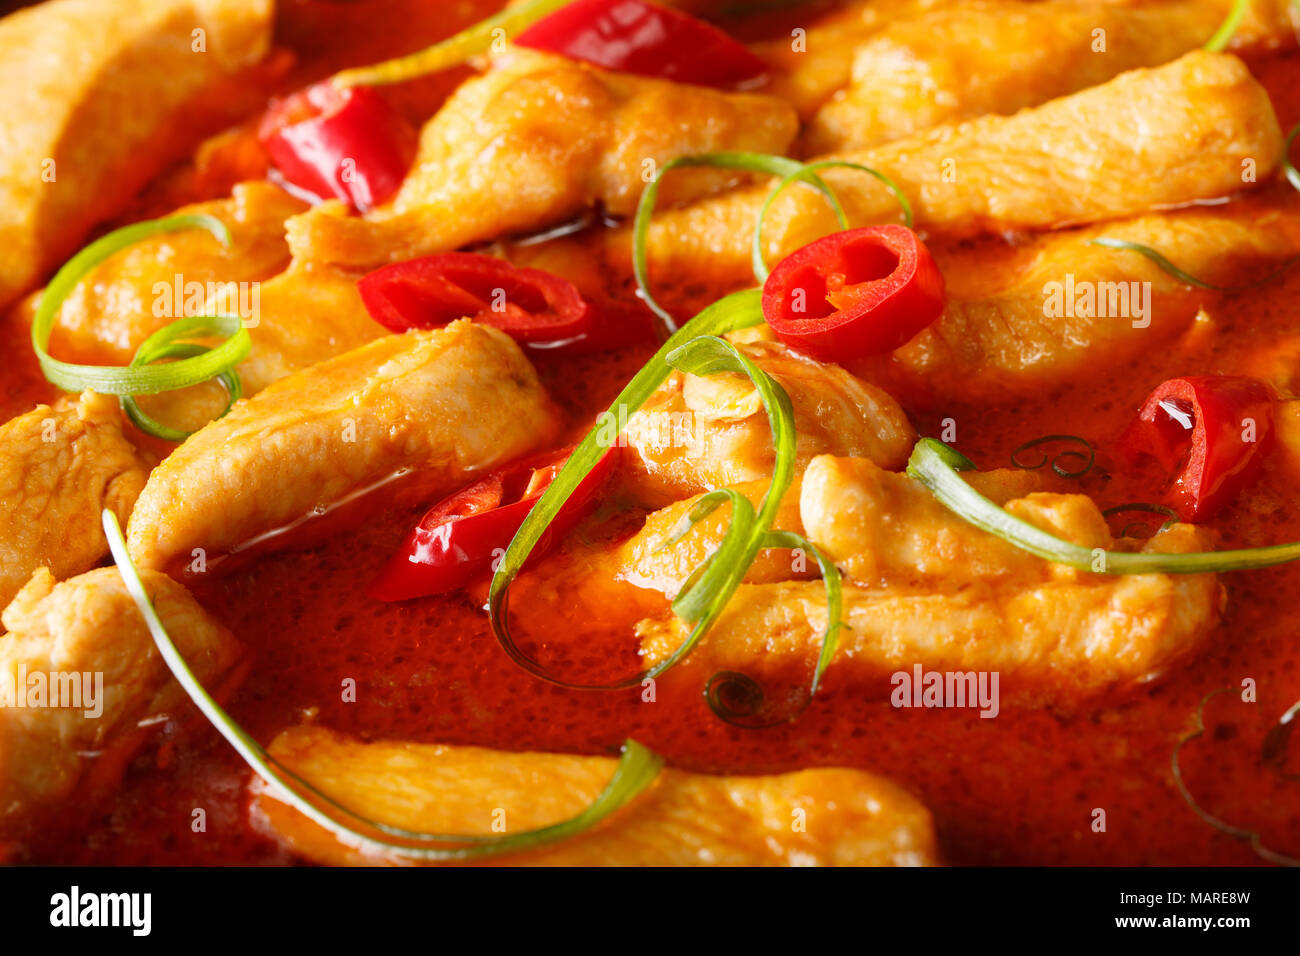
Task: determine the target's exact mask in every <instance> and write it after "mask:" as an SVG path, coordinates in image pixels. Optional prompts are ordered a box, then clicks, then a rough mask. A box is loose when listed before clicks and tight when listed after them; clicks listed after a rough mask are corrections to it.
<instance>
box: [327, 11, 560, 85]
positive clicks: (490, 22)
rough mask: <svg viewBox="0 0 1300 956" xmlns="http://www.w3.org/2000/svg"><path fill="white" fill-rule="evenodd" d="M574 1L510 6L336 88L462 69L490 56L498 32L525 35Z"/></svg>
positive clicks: (350, 76) (341, 80)
mask: <svg viewBox="0 0 1300 956" xmlns="http://www.w3.org/2000/svg"><path fill="white" fill-rule="evenodd" d="M571 2H572V0H531V2H529V3H519V4H516V5H514V6H512V7H507V8H506V9H504V10H502V11H501V12H500V13H498V14H496V15H494V16H490V17H488V18H487V19H486V20H480V21H479V22H478V23H475V24H474V25H473V26H470V27H467V28H466V29H464V30H462V31H460V33H457V34H456V35H455V36H452V37H449V38H448V39H446V40H443V41H442V42H441V43H436V44H434V45H433V46H431V47H426V48H425V49H423V50H420V51H419V52H416V53H412V54H410V55H409V56H403V57H398V58H396V59H392V60H385V61H384V62H383V63H377V64H375V65H374V66H363V67H356V68H354V69H351V70H343V71H341V72H339V73H336V74H335V75H334V84H335V85H336V86H344V87H347V86H385V85H387V84H390V83H403V82H405V81H407V80H413V79H415V78H416V77H420V76H425V75H427V74H429V73H437V72H439V71H440V70H450V69H451V68H452V67H456V66H460V65H461V64H462V63H464V62H465V61H466V60H468V59H469V58H470V57H474V56H478V55H479V54H481V53H486V52H487V51H488V49H489V48H490V47H491V46H492V41H493V40H494V39H496V31H498V30H501V31H503V34H504V35H507V36H508V35H509V34H511V33H517V32H522V31H523V30H524V29H526V28H527V27H530V26H532V25H533V24H534V23H536V22H537V21H538V20H540V19H542V18H543V17H546V16H549V15H550V14H552V13H554V12H555V11H556V10H558V9H560V7H564V6H567V5H568V4H569V3H571Z"/></svg>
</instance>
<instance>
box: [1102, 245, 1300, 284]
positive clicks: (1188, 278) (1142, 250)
mask: <svg viewBox="0 0 1300 956" xmlns="http://www.w3.org/2000/svg"><path fill="white" fill-rule="evenodd" d="M1088 241H1089V243H1090V244H1091V245H1094V246H1105V247H1106V248H1107V249H1123V250H1125V251H1126V252H1136V253H1138V254H1139V255H1143V256H1146V258H1148V259H1150V260H1151V261H1152V262H1154V263H1155V264H1156V265H1158V266H1159V267H1160V268H1161V269H1162V270H1164V271H1165V272H1166V273H1168V274H1169V275H1171V276H1173V277H1174V278H1175V279H1177V280H1178V281H1179V282H1185V283H1187V284H1188V285H1194V286H1196V287H1197V288H1198V289H1209V290H1210V291H1211V292H1227V293H1236V292H1249V291H1251V290H1252V289H1259V288H1262V287H1263V286H1266V285H1268V284H1269V283H1270V282H1272V281H1273V280H1275V279H1278V278H1280V277H1281V276H1283V275H1285V274H1286V272H1287V271H1288V270H1290V269H1291V267H1292V266H1294V265H1295V264H1296V263H1297V262H1300V256H1292V257H1291V258H1290V259H1288V260H1286V262H1284V263H1282V265H1280V266H1279V267H1278V268H1276V269H1274V270H1273V271H1272V272H1270V273H1269V274H1268V275H1266V276H1264V277H1263V278H1262V279H1256V280H1255V281H1254V282H1247V283H1245V284H1244V285H1211V284H1210V283H1209V282H1206V281H1205V280H1204V279H1198V278H1196V276H1194V275H1192V274H1191V273H1188V272H1184V271H1183V270H1182V269H1180V268H1178V266H1176V265H1174V264H1173V263H1172V262H1170V261H1169V260H1168V259H1166V258H1165V257H1164V256H1163V255H1161V254H1160V253H1159V252H1157V251H1156V250H1155V249H1152V248H1151V247H1150V246H1144V245H1142V243H1140V242H1129V241H1128V240H1127V239H1116V238H1113V237H1111V236H1102V237H1101V238H1098V239H1090V240H1088Z"/></svg>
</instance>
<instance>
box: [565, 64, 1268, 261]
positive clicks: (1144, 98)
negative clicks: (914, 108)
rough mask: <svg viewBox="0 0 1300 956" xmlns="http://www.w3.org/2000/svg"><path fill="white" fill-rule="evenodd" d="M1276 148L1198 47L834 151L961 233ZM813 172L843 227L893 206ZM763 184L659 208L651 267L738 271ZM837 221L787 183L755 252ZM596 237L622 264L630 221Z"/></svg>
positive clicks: (919, 221)
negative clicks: (1021, 104) (1008, 106)
mask: <svg viewBox="0 0 1300 956" xmlns="http://www.w3.org/2000/svg"><path fill="white" fill-rule="evenodd" d="M1280 150H1281V131H1280V130H1279V128H1278V123H1277V117H1276V116H1275V115H1274V113H1273V107H1272V105H1271V104H1270V102H1269V98H1268V94H1267V92H1265V90H1264V89H1263V87H1261V86H1260V85H1259V84H1258V83H1257V82H1256V81H1255V80H1254V79H1253V78H1252V77H1251V75H1250V71H1249V70H1247V69H1246V67H1245V65H1244V64H1242V62H1241V61H1240V60H1238V59H1237V58H1236V57H1235V56H1231V55H1229V54H1223V53H1205V52H1201V51H1197V52H1194V53H1189V54H1187V55H1186V56H1184V57H1182V58H1181V59H1178V60H1175V61H1174V62H1173V63H1169V64H1167V65H1165V66H1161V67H1157V68H1155V69H1147V70H1133V71H1131V72H1128V73H1123V74H1121V75H1120V76H1118V77H1116V78H1115V79H1113V80H1111V81H1110V82H1109V83H1105V84H1102V85H1101V86H1095V87H1092V88H1090V89H1087V90H1083V91H1082V92H1079V93H1075V94H1073V95H1071V96H1065V97H1061V98H1060V99H1056V100H1052V101H1051V102H1049V103H1045V104H1043V105H1042V106H1039V107H1035V108H1033V109H1027V110H1022V111H1020V112H1019V113H1017V114H1016V115H1014V116H982V117H979V118H978V119H973V120H968V121H966V122H963V123H959V124H955V125H949V126H942V127H939V128H937V129H933V130H930V131H928V132H926V133H923V134H920V135H918V136H914V137H909V138H906V139H900V140H896V141H894V142H892V143H889V144H887V145H883V146H878V147H874V148H872V149H868V150H861V151H857V152H850V153H845V154H842V155H841V156H840V157H838V158H842V159H847V160H850V161H852V162H856V163H860V164H863V165H866V166H869V167H871V168H873V169H876V170H879V171H880V172H881V173H884V174H885V175H886V176H888V177H890V178H891V179H892V180H893V181H894V182H895V183H896V184H897V185H898V187H899V188H900V189H901V190H902V191H903V193H904V194H905V195H906V196H907V197H908V199H909V200H910V201H911V203H912V209H913V212H914V214H915V223H916V227H917V228H918V229H921V230H925V231H928V232H930V233H934V234H942V235H944V236H949V237H967V236H973V235H977V234H979V233H990V232H1001V231H1007V230H1016V229H1024V230H1032V229H1048V228H1056V227H1060V226H1064V225H1068V224H1072V223H1086V222H1093V221H1097V220H1103V219H1115V218H1120V217H1124V216H1133V215H1137V214H1140V213H1144V212H1147V211H1148V210H1151V209H1153V208H1155V207H1161V206H1169V205H1176V204H1180V203H1190V202H1193V201H1195V200H1203V199H1211V198H1217V197H1222V196H1226V195H1229V194H1231V193H1234V192H1237V191H1238V190H1240V189H1241V188H1242V184H1243V164H1244V163H1245V161H1246V160H1250V161H1252V163H1251V168H1252V170H1253V171H1254V172H1255V174H1256V177H1257V178H1258V179H1259V180H1261V181H1262V180H1266V179H1267V178H1268V177H1269V176H1270V175H1271V174H1272V172H1273V170H1274V169H1276V167H1277V164H1278V157H1279V156H1280V155H1281V152H1280ZM823 178H824V179H825V180H826V181H827V182H828V183H829V184H830V185H831V186H832V187H833V188H834V189H835V190H836V192H837V194H838V195H839V197H840V200H841V201H842V202H843V204H844V210H845V212H846V214H847V216H848V220H849V224H850V225H851V226H855V227H856V226H867V225H873V224H878V223H884V222H897V221H899V219H900V211H899V204H898V200H897V199H895V198H894V196H893V194H892V193H891V192H890V191H889V190H888V189H887V188H886V187H885V186H884V185H883V184H881V183H879V182H877V181H876V180H875V179H874V178H871V177H869V176H866V175H865V174H862V173H859V172H856V171H853V170H843V169H829V170H826V171H825V172H824V174H823ZM771 188H772V186H771V184H763V185H760V186H749V187H744V188H740V189H735V190H732V191H731V192H728V193H725V194H723V195H721V196H717V197H711V198H707V199H703V200H700V201H698V202H695V203H692V204H690V205H688V206H685V207H683V208H680V209H669V210H666V211H664V212H662V213H660V214H658V215H656V217H655V219H654V222H653V223H652V224H651V227H650V233H649V239H648V243H647V250H648V256H649V264H650V272H651V278H652V280H654V279H655V278H656V277H657V279H658V281H661V282H672V283H673V284H675V285H678V286H681V285H689V284H697V283H705V284H709V283H712V284H715V285H718V286H728V285H732V284H735V283H739V282H743V281H745V280H746V277H747V276H749V275H750V268H751V266H750V252H751V245H752V242H753V235H754V224H755V222H756V220H757V218H758V213H759V210H760V209H761V208H762V205H763V202H764V200H765V199H766V198H767V195H768V193H769V192H770V191H771ZM839 228H840V227H839V225H838V223H837V222H836V220H835V217H834V214H833V213H832V211H831V209H830V207H829V206H828V205H827V203H826V201H825V199H824V198H823V197H822V196H821V195H820V194H819V193H817V192H816V191H814V190H812V189H789V190H787V191H786V193H784V194H783V195H782V196H781V198H779V199H778V200H777V201H776V202H774V203H773V204H772V207H771V208H770V209H769V210H768V214H767V218H766V219H765V220H764V226H763V239H764V246H765V255H766V257H767V261H768V262H769V263H776V262H779V261H780V260H781V259H782V258H783V257H784V256H786V255H788V254H789V253H790V252H793V251H794V250H795V249H798V248H800V247H801V246H804V245H807V244H808V243H809V242H811V241H812V240H814V239H816V238H818V237H820V236H824V235H827V234H829V233H832V232H837V231H839ZM596 243H597V250H598V251H597V254H599V255H601V256H602V257H603V258H605V259H606V260H607V261H609V262H611V263H612V264H614V265H615V266H616V267H619V268H624V269H629V270H630V264H631V247H632V243H631V230H630V229H627V228H625V229H620V230H611V231H609V232H608V233H604V234H601V235H600V236H599V237H597V239H596ZM588 254H591V253H590V252H588Z"/></svg>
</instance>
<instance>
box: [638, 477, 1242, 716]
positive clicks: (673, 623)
mask: <svg viewBox="0 0 1300 956" xmlns="http://www.w3.org/2000/svg"><path fill="white" fill-rule="evenodd" d="M1068 497H1074V496H1052V495H1031V496H1030V497H1029V498H1026V499H1021V501H1023V502H1026V503H1029V507H1028V508H1026V509H1023V510H1021V512H1020V517H1022V518H1025V519H1027V520H1032V521H1034V523H1035V524H1039V525H1040V526H1046V527H1048V528H1049V529H1050V530H1053V531H1054V533H1057V534H1064V536H1066V537H1071V538H1073V539H1074V540H1076V541H1077V542H1079V543H1085V544H1088V545H1090V546H1094V547H1106V546H1108V545H1111V544H1112V542H1111V541H1109V540H1106V539H1108V538H1109V536H1108V535H1106V539H1103V538H1102V537H1101V535H1104V534H1105V525H1104V522H1102V523H1101V524H1100V525H1098V524H1097V522H1101V518H1100V515H1099V514H1097V513H1096V507H1095V506H1091V511H1092V513H1093V516H1094V517H1092V518H1089V516H1088V515H1087V514H1086V513H1083V509H1080V508H1078V507H1071V506H1070V504H1069V503H1068V502H1048V503H1046V504H1048V505H1051V506H1054V507H1048V508H1043V507H1042V503H1038V504H1036V503H1035V499H1041V498H1049V499H1051V498H1057V499H1059V498H1068ZM1082 500H1083V501H1087V499H1082ZM1031 509H1034V510H1038V512H1039V514H1038V515H1035V514H1033V513H1032V511H1031ZM1052 511H1055V512H1056V513H1055V514H1052V513H1051V512H1052ZM1044 518H1045V519H1057V520H1061V519H1064V520H1063V521H1062V523H1064V524H1066V525H1067V527H1064V528H1063V527H1059V526H1058V527H1053V526H1052V521H1051V520H1043V519H1044ZM1035 519H1038V520H1035ZM970 533H971V534H973V535H975V534H983V532H981V531H978V530H976V529H975V528H973V527H972V528H971V530H970ZM1089 539H1091V540H1089ZM1209 548H1210V542H1209V538H1208V535H1206V534H1205V533H1203V532H1201V531H1199V530H1198V529H1196V528H1194V527H1192V526H1191V525H1174V526H1172V527H1170V528H1168V529H1166V530H1164V531H1162V532H1160V533H1159V534H1157V535H1156V536H1155V537H1153V538H1152V539H1151V540H1150V541H1148V542H1147V543H1146V545H1145V546H1144V547H1143V551H1154V552H1160V553H1183V552H1189V551H1204V550H1208V549H1209ZM1043 564H1044V567H1045V568H1047V569H1048V570H1047V571H1046V572H1045V574H1044V575H1043V578H1042V580H1041V581H1039V582H1038V583H1033V584H1026V582H1025V581H1024V580H1023V579H1012V580H1010V581H1001V580H997V579H993V580H982V581H981V580H976V581H969V582H968V581H966V580H964V578H957V577H954V578H952V579H950V580H949V581H948V582H946V583H945V585H944V586H943V589H942V590H939V591H932V592H931V591H927V592H915V591H908V590H903V589H894V588H890V589H879V590H873V589H867V588H861V587H858V586H856V585H848V586H846V587H845V589H844V616H845V620H846V622H847V624H848V625H849V630H845V631H843V632H841V633H840V637H839V642H840V643H839V648H838V650H837V652H836V656H835V658H834V659H833V660H832V661H831V665H830V667H829V669H828V670H827V675H826V676H827V686H828V687H830V686H848V687H852V688H854V689H855V690H856V691H861V692H865V693H880V695H881V696H882V697H883V696H887V695H888V692H889V685H890V678H891V676H892V675H893V674H896V673H898V672H900V671H907V672H910V671H911V670H912V668H913V667H914V666H916V665H920V666H921V667H923V668H924V669H925V670H928V671H940V672H969V671H982V672H989V673H996V674H998V675H999V681H1000V685H1001V690H1002V693H1003V695H1004V699H1010V700H1014V701H1019V702H1023V703H1027V704H1044V705H1046V704H1068V703H1070V702H1072V701H1074V700H1078V699H1081V698H1085V697H1089V696H1094V695H1097V694H1100V693H1103V692H1105V691H1107V690H1109V689H1111V688H1120V687H1129V686H1133V685H1136V684H1139V683H1144V682H1147V681H1150V680H1153V679H1155V678H1156V677H1158V676H1159V675H1160V674H1162V673H1163V672H1164V671H1166V670H1167V669H1169V668H1170V666H1172V665H1173V664H1174V663H1175V662H1177V661H1178V660H1180V659H1182V658H1184V657H1186V656H1187V655H1189V654H1191V653H1193V652H1195V651H1196V650H1198V649H1199V648H1200V647H1201V646H1202V645H1203V644H1204V643H1205V641H1206V639H1207V638H1208V636H1209V633H1210V631H1211V629H1212V628H1213V626H1214V624H1215V623H1216V621H1217V619H1218V614H1219V610H1220V607H1221V603H1222V596H1221V588H1220V586H1219V584H1218V583H1217V580H1216V577H1215V575H1213V574H1200V575H1169V574H1140V575H1129V576H1120V577H1108V576H1104V575H1094V574H1088V573H1084V572H1078V571H1075V570H1073V569H1071V568H1066V567H1063V566H1059V565H1048V564H1047V563H1046V562H1043ZM825 626H826V595H825V592H824V590H823V587H822V584H821V583H820V582H816V581H810V582H799V581H795V582H785V583H780V584H745V585H742V586H741V587H740V590H739V591H738V592H737V593H736V596H735V597H734V598H733V599H732V601H731V603H730V604H728V605H727V608H726V610H725V611H724V612H723V614H722V617H721V618H720V619H719V621H718V623H717V624H716V625H715V626H714V628H713V630H712V631H710V632H709V634H707V635H706V636H705V638H704V640H703V641H702V642H701V644H700V646H699V647H698V648H697V649H696V650H695V651H694V652H693V653H692V654H691V656H690V658H688V660H687V663H688V664H690V665H691V666H692V667H699V668H702V669H703V672H704V673H707V674H713V673H716V672H718V671H740V672H742V673H745V674H749V675H751V676H753V677H754V678H756V679H758V680H759V681H760V682H764V683H766V682H771V683H772V684H773V685H774V686H785V685H786V684H787V683H798V682H801V681H803V680H805V679H806V676H807V675H808V674H810V673H811V672H812V667H813V664H814V663H815V661H816V659H817V655H818V654H819V653H820V650H821V642H822V632H823V629H824V628H825ZM683 627H684V625H683V624H682V623H681V622H680V621H678V620H677V619H676V618H673V617H670V616H665V617H661V618H656V619H651V620H646V621H643V622H642V623H641V624H640V625H639V626H638V631H639V633H640V634H641V638H642V644H641V648H642V654H643V655H644V657H645V659H646V662H647V663H653V662H655V661H657V660H661V659H663V658H664V657H666V656H667V655H668V654H670V653H671V652H672V651H673V650H674V649H675V648H677V647H678V646H679V645H680V644H681V642H682V640H683V639H684V637H685V633H684V631H683Z"/></svg>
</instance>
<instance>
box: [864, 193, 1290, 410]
mask: <svg viewBox="0 0 1300 956" xmlns="http://www.w3.org/2000/svg"><path fill="white" fill-rule="evenodd" d="M1098 236H1107V237H1111V238H1116V239H1125V240H1128V241H1130V242H1136V243H1140V244H1142V245H1146V246H1150V247H1151V248H1153V249H1156V250H1157V251H1159V252H1160V253H1162V254H1163V255H1164V256H1166V257H1167V258H1168V259H1169V260H1170V261H1172V262H1173V263H1175V264H1176V265H1177V266H1178V267H1179V268H1181V269H1183V270H1184V271H1186V272H1187V273H1189V274H1191V275H1193V276H1196V277H1198V278H1200V279H1202V280H1203V281H1205V282H1209V283H1212V284H1214V285H1223V286H1231V285H1238V284H1240V283H1241V282H1242V276H1243V273H1244V274H1245V275H1252V274H1259V273H1261V272H1266V271H1268V270H1269V269H1270V268H1275V267H1276V266H1277V265H1278V264H1279V263H1280V262H1282V261H1283V260H1284V259H1287V258H1289V257H1291V256H1294V255H1296V254H1300V219H1297V218H1296V217H1295V215H1294V214H1287V213H1286V212H1283V211H1281V210H1278V209H1260V208H1259V207H1256V206H1254V205H1253V204H1251V203H1239V204H1236V205H1235V206H1234V207H1230V208H1228V209H1188V210H1182V211H1179V212H1168V213H1163V214H1161V215H1152V216H1143V217H1141V218H1138V219H1133V220H1127V221H1124V222H1117V223H1108V224H1106V225H1102V226H1094V227H1090V228H1088V229H1085V230H1079V231H1072V232H1068V233H1062V234H1059V235H1052V236H1045V237H1042V238H1040V239H1038V240H1036V241H1034V242H1032V243H1029V244H1027V245H1024V246H1022V247H1020V248H1018V249H1016V250H1014V251H1013V252H1011V253H1010V254H1002V252H1001V251H998V252H995V253H993V254H991V255H990V254H989V253H988V252H987V250H975V251H973V252H958V253H957V254H955V255H953V256H950V257H944V259H945V261H944V263H943V268H944V271H945V275H946V276H949V277H951V281H950V282H949V285H948V303H947V306H946V308H945V310H944V313H943V315H942V317H941V318H940V319H939V321H938V322H936V323H935V324H934V325H932V326H930V327H929V328H928V329H926V330H925V331H923V332H922V333H921V334H920V335H918V336H917V337H916V338H915V339H913V340H912V341H911V342H909V343H907V344H906V345H904V346H903V347H902V348H900V349H898V350H897V351H895V352H893V353H891V354H890V355H889V356H887V357H882V358H879V359H868V360H865V361H861V362H855V363H853V368H854V370H855V371H857V372H859V373H861V374H863V375H866V376H867V377H869V378H871V379H872V380H873V381H879V382H881V383H882V384H884V385H886V387H888V388H890V389H891V390H893V391H895V392H896V393H898V394H903V395H907V396H908V397H909V398H912V399H916V400H926V401H929V400H936V399H938V400H952V399H958V400H962V401H984V402H996V401H1004V400H1007V399H1011V398H1018V397H1027V396H1031V395H1041V394H1042V393H1043V391H1044V390H1045V389H1049V388H1052V387H1055V386H1059V385H1063V384H1066V383H1069V382H1078V381H1084V380H1086V379H1087V378H1088V377H1089V376H1094V375H1097V374H1099V373H1101V372H1104V371H1105V370H1107V369H1109V368H1113V367H1115V365H1116V364H1118V363H1120V362H1124V361H1127V360H1129V359H1132V358H1135V357H1137V356H1138V355H1140V354H1141V353H1142V352H1143V351H1144V350H1146V349H1150V348H1152V347H1154V346H1155V344H1156V343H1159V342H1165V341H1168V340H1170V339H1171V338H1173V337H1175V336H1177V335H1179V334H1180V333H1182V332H1184V331H1186V330H1187V329H1188V327H1189V326H1190V325H1191V323H1192V321H1193V319H1194V318H1195V317H1196V313H1197V310H1198V309H1199V308H1200V307H1201V306H1202V305H1204V304H1205V303H1206V302H1208V301H1209V300H1210V299H1211V298H1212V297H1213V296H1212V293H1209V292H1206V291H1205V290H1203V289H1196V288H1193V287H1192V286H1189V285H1186V284H1184V283H1182V282H1180V281H1179V280H1177V279H1175V278H1174V277H1172V276H1170V275H1169V274H1168V273H1167V272H1165V271H1164V270H1162V269H1161V268H1160V267H1158V266H1157V265H1155V263H1153V262H1151V261H1150V260H1149V259H1147V258H1145V257H1143V256H1141V255H1139V254H1138V253H1136V252H1132V251H1125V250H1118V249H1113V248H1106V247H1101V246H1094V245H1092V244H1091V240H1092V239H1094V238H1096V237H1098Z"/></svg>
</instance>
